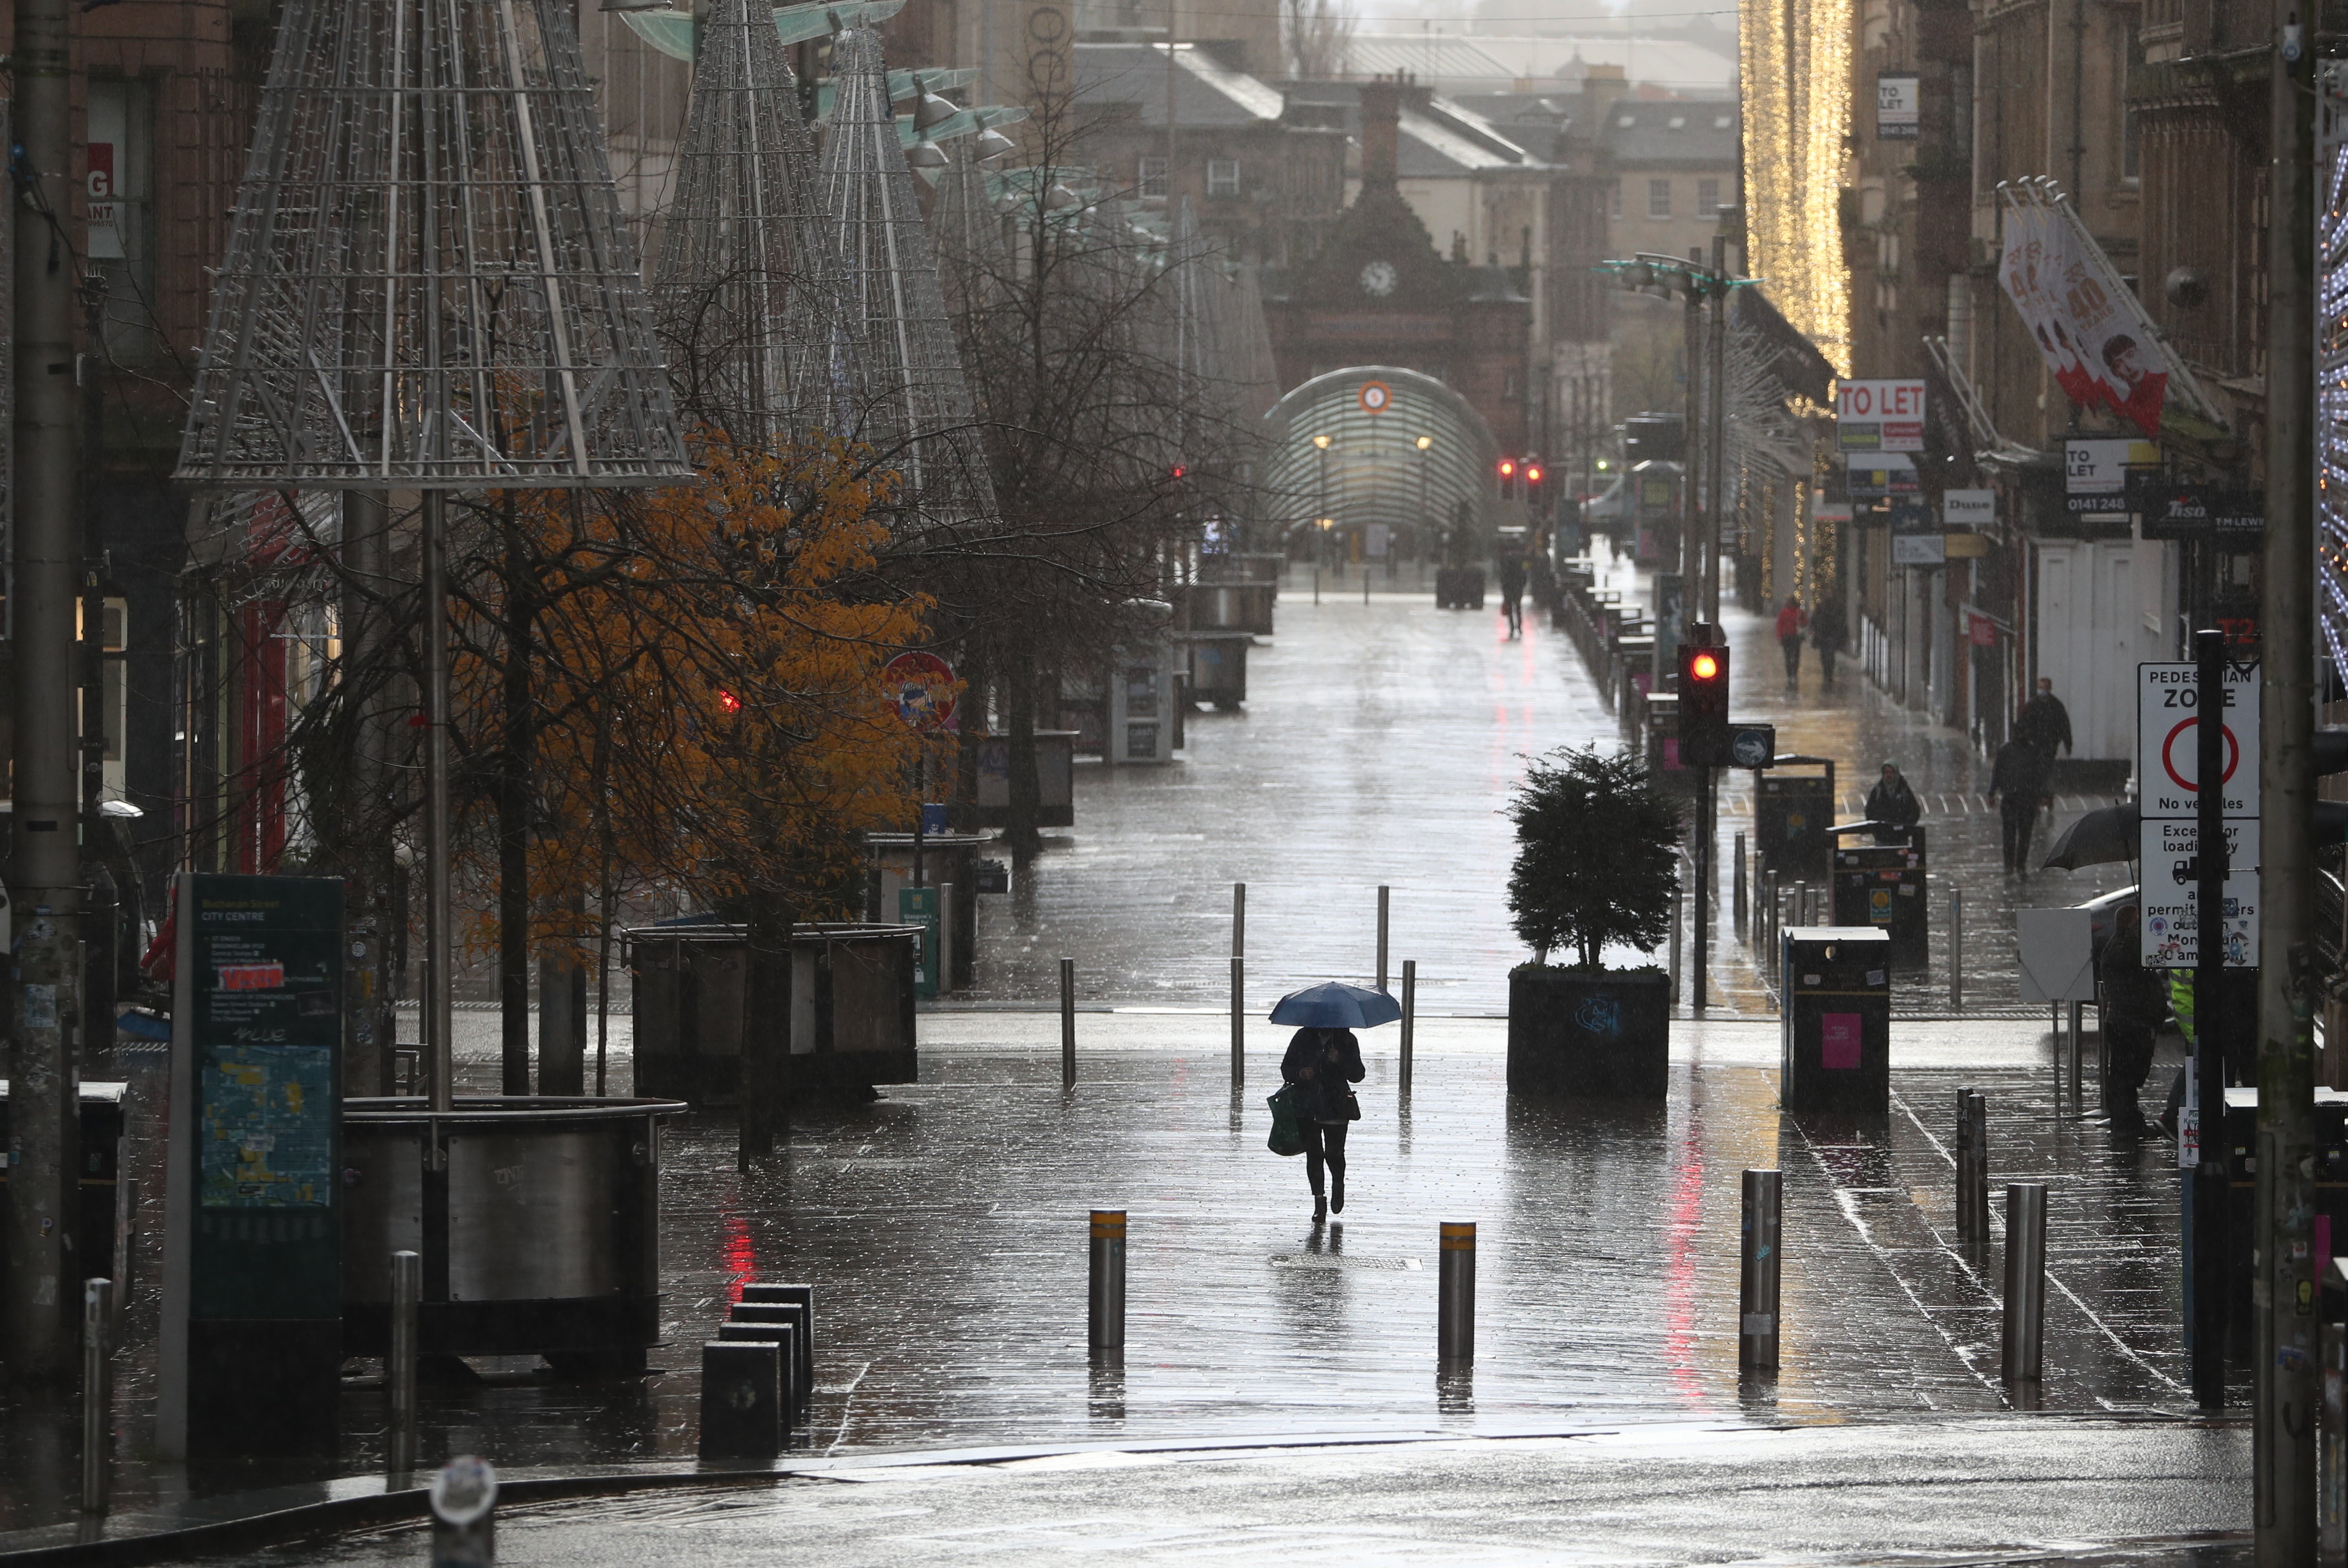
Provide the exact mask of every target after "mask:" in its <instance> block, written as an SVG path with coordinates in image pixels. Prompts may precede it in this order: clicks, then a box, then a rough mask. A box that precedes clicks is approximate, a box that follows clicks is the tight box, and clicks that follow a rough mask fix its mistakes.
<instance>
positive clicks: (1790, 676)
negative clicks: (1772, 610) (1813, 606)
mask: <svg viewBox="0 0 2348 1568" xmlns="http://www.w3.org/2000/svg"><path fill="white" fill-rule="evenodd" d="M1808 624H1810V618H1809V617H1808V616H1807V615H1806V614H1802V601H1801V600H1800V598H1798V597H1797V595H1795V594H1792V593H1788V594H1787V595H1786V607H1785V608H1784V609H1782V610H1780V611H1778V612H1777V646H1778V648H1779V649H1780V650H1782V651H1783V652H1784V654H1785V655H1786V695H1787V696H1792V695H1793V694H1794V693H1796V692H1797V691H1799V690H1800V689H1801V676H1802V628H1804V627H1805V626H1807V625H1808Z"/></svg>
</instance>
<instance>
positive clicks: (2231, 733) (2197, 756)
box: [2136, 664, 2259, 819]
mask: <svg viewBox="0 0 2348 1568" xmlns="http://www.w3.org/2000/svg"><path fill="white" fill-rule="evenodd" d="M2225 689H2226V712H2225V719H2224V728H2225V758H2226V772H2225V776H2224V789H2225V804H2224V806H2223V808H2222V810H2223V811H2224V813H2225V815H2227V816H2229V817H2255V816H2257V815H2258V814H2259V671H2258V666H2257V665H2250V666H2248V667H2247V668H2240V669H2238V668H2232V667H2229V668H2228V670H2227V671H2226V685H2225ZM2200 712H2201V709H2200V692H2199V682H2198V681H2197V679H2196V678H2195V673H2194V668H2193V666H2192V665H2190V664H2143V665H2137V721H2136V746H2137V756H2136V778H2137V811H2138V813H2139V814H2140V815H2142V816H2144V817H2145V818H2147V819H2150V818H2155V817H2184V818H2190V817H2193V816H2194V815H2196V814H2197V813H2198V812H2199V810H2201V796H2200V791H2199V789H2197V788H2196V785H2197V782H2198V779H2199V773H2198V769H2199V764H2200V760H2201V750H2200V747H2201V737H2200V728H2201V726H2200V722H2199V720H2200Z"/></svg>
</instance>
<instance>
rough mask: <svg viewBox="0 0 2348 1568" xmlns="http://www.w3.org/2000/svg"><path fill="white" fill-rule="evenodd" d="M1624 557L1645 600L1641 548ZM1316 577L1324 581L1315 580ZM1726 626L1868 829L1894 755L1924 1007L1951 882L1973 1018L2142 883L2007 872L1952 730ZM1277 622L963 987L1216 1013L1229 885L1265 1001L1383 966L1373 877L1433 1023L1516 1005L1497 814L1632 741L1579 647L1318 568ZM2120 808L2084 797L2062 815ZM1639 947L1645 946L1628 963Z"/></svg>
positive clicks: (1732, 781)
mask: <svg viewBox="0 0 2348 1568" xmlns="http://www.w3.org/2000/svg"><path fill="white" fill-rule="evenodd" d="M1598 548H1599V551H1600V557H1601V565H1602V566H1603V568H1604V570H1605V571H1606V572H1607V573H1609V581H1610V583H1612V585H1614V586H1617V587H1619V588H1622V590H1623V591H1624V592H1625V594H1626V596H1630V595H1641V596H1643V593H1644V590H1643V588H1642V587H1641V585H1640V583H1639V581H1638V578H1637V574H1636V573H1635V572H1634V571H1633V569H1632V567H1631V565H1630V563H1629V562H1625V561H1619V560H1615V559H1613V558H1612V557H1609V556H1607V555H1605V553H1604V552H1605V544H1604V542H1603V541H1602V540H1601V541H1600V542H1598ZM1298 582H1300V583H1303V582H1305V580H1303V579H1299V580H1298ZM1724 622H1725V631H1726V633H1727V635H1728V636H1729V639H1730V641H1731V643H1732V645H1733V646H1734V648H1735V657H1734V658H1733V659H1732V661H1731V679H1732V682H1733V692H1734V696H1735V709H1734V711H1735V717H1738V718H1740V719H1745V718H1749V719H1754V720H1767V721H1771V722H1774V723H1776V725H1777V727H1778V749H1779V750H1780V751H1781V752H1786V753H1797V752H1798V753H1806V754H1810V755H1818V756H1828V757H1832V758H1836V759H1837V761H1838V771H1837V779H1838V788H1839V789H1840V790H1841V792H1842V794H1843V796H1844V800H1843V805H1844V808H1845V810H1846V811H1847V813H1848V817H1849V819H1856V818H1857V817H1858V816H1859V806H1860V803H1861V801H1862V800H1863V799H1864V797H1865V793H1866V789H1867V788H1868V786H1869V783H1870V782H1871V781H1872V775H1873V771H1874V769H1875V767H1876V765H1877V764H1878V763H1879V762H1880V761H1881V760H1882V759H1883V758H1887V757H1896V758H1899V759H1900V763H1901V766H1902V767H1903V769H1905V770H1906V771H1907V772H1908V774H1909V776H1910V779H1911V781H1912V782H1913V783H1914V785H1915V787H1916V789H1918V790H1919V791H1920V793H1921V795H1922V797H1923V800H1924V804H1925V808H1926V810H1925V818H1924V822H1925V826H1926V827H1927V829H1928V830H1930V834H1929V836H1930V841H1931V852H1932V860H1931V866H1932V871H1931V888H1930V891H1929V896H1930V899H1931V910H1932V916H1931V920H1932V954H1933V956H1932V962H1931V969H1930V971H1929V972H1928V973H1927V974H1925V975H1920V976H1916V977H1914V978H1912V979H1905V980H1903V981H1901V982H1900V996H1901V1002H1902V1005H1903V1006H1910V1007H1927V1006H1931V1007H1940V1006H1945V1003H1946V1000H1947V995H1948V980H1947V967H1946V965H1947V951H1948V943H1947V923H1948V921H1947V914H1948V893H1949V892H1950V890H1952V889H1954V888H1958V887H1962V889H1963V890H1964V893H1965V899H1966V903H1967V909H1966V917H1965V923H1966V933H1967V941H1966V945H1965V969H1966V980H1967V991H1968V995H1969V999H1970V1001H1971V1003H1972V1005H1973V1006H1976V1007H1978V1006H1984V1005H1990V1004H1996V1003H2011V1002H2013V1000H2014V999H2015V992H2014V988H2013V975H2014V961H2013V940H2012V933H2013V910H2014V909H2016V908H2020V907H2035V906H2040V905H2054V904H2065V903H2078V902H2080V901H2081V900H2084V899H2086V898H2089V897H2092V896H2094V895H2095V894H2096V893H2098V892H2105V891H2106V890H2108V889H2110V888H2113V887H2117V886H2123V885H2125V884H2126V882H2127V880H2128V872H2127V868H2126V867H2125V866H2120V867H2102V868H2096V869H2095V870H2092V871H2088V872H2076V873H2071V872H2035V873H2034V874H2032V875H2031V876H2030V877H2029V878H2027V879H2025V880H2023V881H2019V882H2010V881H2009V880H2008V879H2007V878H2006V877H2005V876H2004V873H2003V865H2002V860H2001V856H2000V851H1999V840H1998V834H1999V826H1998V818H1997V814H1996V812H1995V810H1993V809H1992V808H1990V806H1989V805H1988V801H1987V797H1986V795H1985V794H1984V793H1983V792H1984V791H1985V790H1986V789H1987V788H1988V779H1989V769H1988V764H1987V762H1986V761H1985V760H1984V759H1982V758H1979V757H1978V756H1976V755H1975V754H1974V752H1973V750H1972V747H1971V745H1970V744H1969V743H1968V742H1967V740H1966V738H1964V737H1963V736H1962V735H1960V734H1958V733H1957V732H1956V731H1954V730H1951V729H1947V728H1945V727H1941V726H1938V725H1934V724H1931V723H1929V722H1927V721H1926V720H1925V719H1924V718H1923V717H1921V716H1920V715H1917V714H1913V713H1910V712H1907V711H1904V710H1902V709H1901V708H1900V707H1898V706H1897V705H1895V704H1894V703H1893V702H1892V701H1891V700H1890V698H1889V697H1888V696H1885V695H1884V694H1882V693H1881V692H1879V691H1876V690H1874V689H1873V688H1871V687H1868V686H1866V685H1865V683H1864V681H1863V680H1862V679H1861V678H1860V676H1859V675H1858V674H1857V672H1856V670H1855V668H1854V667H1853V666H1850V665H1845V667H1844V668H1843V669H1842V670H1841V671H1838V680H1837V689H1836V690H1834V691H1832V692H1826V691H1822V690H1821V689H1819V686H1818V674H1817V671H1816V668H1815V665H1811V666H1809V667H1806V669H1805V671H1804V674H1803V687H1802V694H1801V696H1799V697H1797V698H1788V697H1787V696H1786V693H1785V684H1784V680H1783V665H1782V664H1781V663H1780V662H1779V659H1778V655H1777V650H1776V646H1775V644H1774V638H1773V637H1772V634H1771V627H1770V625H1769V624H1768V623H1767V622H1766V620H1765V619H1763V618H1762V617H1760V616H1756V615H1753V614H1747V613H1746V612H1745V611H1742V610H1738V609H1734V608H1731V609H1729V610H1727V611H1725V614H1724ZM1276 624H1277V626H1278V634H1277V635H1275V636H1273V637H1271V638H1269V639H1262V640H1261V641H1260V643H1259V645H1258V647H1257V648H1256V650H1255V652H1254V654H1253V655H1252V656H1251V659H1250V661H1249V670H1248V679H1249V691H1248V702H1247V706H1246V707H1245V709H1244V710H1242V711H1235V712H1211V711H1210V712H1202V713H1199V714H1195V715H1193V716H1192V717H1190V719H1189V732H1188V737H1187V739H1188V747H1187V750H1186V751H1185V753H1184V757H1185V760H1183V761H1181V762H1179V763H1176V764H1173V765H1171V766H1169V767H1164V768H1125V769H1109V768H1106V767H1102V766H1100V765H1097V764H1094V763H1081V764H1079V765H1078V767H1077V772H1076V826H1075V827H1074V828H1071V829H1065V830H1053V831H1052V832H1050V833H1048V834H1047V835H1046V848H1045V852H1044V853H1043V854H1042V855H1041V856H1039V857H1037V858H1036V859H1035V861H1033V862H1031V863H1030V864H1029V865H1027V866H1026V867H1025V868H1023V869H1022V873H1021V874H1020V875H1018V876H1016V877H1015V878H1014V884H1013V891H1012V892H1011V893H1010V894H1009V895H1007V896H1003V897H990V898H988V899H986V900H984V901H983V905H982V913H981V918H980V933H979V934H980V943H981V947H980V954H981V965H982V966H981V975H980V979H979V983H978V985H977V986H976V987H975V988H974V989H973V990H972V991H970V992H968V993H965V994H964V995H963V1000H965V1001H982V1002H983V1001H1031V1002H1032V1001H1043V1000H1047V999H1051V998H1055V997H1056V996H1057V995H1058V989H1057V988H1058V984H1059V981H1058V968H1057V960H1058V959H1059V958H1060V957H1062V956H1070V957H1074V958H1075V959H1076V975H1077V990H1078V995H1079V996H1080V997H1082V998H1084V999H1086V1000H1088V1001H1109V1002H1115V1003H1121V1004H1146V1005H1159V1006H1164V1005H1173V1006H1214V1005H1217V1004H1220V1003H1224V1002H1226V1001H1227V1000H1228V997H1229V994H1230V971H1229V967H1228V964H1229V954H1230V952H1231V884H1232V883H1233V882H1246V883H1247V884H1248V941H1247V945H1248V957H1249V995H1250V996H1251V998H1253V997H1256V996H1259V995H1260V996H1261V997H1262V998H1263V999H1264V1000H1266V1001H1269V1000H1270V999H1271V998H1272V997H1273V996H1277V995H1280V994H1282V992H1284V991H1287V990H1291V989H1293V988H1295V987H1296V986H1298V985H1304V984H1306V983H1308V982H1310V981H1313V980H1319V979H1326V978H1330V977H1333V976H1334V977H1346V978H1354V979H1362V978H1366V977H1368V976H1369V975H1371V974H1372V973H1373V971H1374V970H1375V965H1376V919H1377V893H1376V890H1377V888H1378V886H1379V884H1381V883H1385V884H1388V885H1390V886H1391V887H1392V888H1393V889H1394V892H1393V934H1392V955H1393V961H1394V967H1395V973H1397V974H1398V973H1399V969H1400V964H1401V961H1402V960H1403V959H1404V958H1406V957H1408V958H1416V959H1417V960H1418V961H1419V970H1418V974H1419V987H1420V990H1419V995H1420V1005H1421V1006H1422V1007H1423V1008H1424V1009H1425V1010H1426V1011H1427V1012H1430V1013H1468V1014H1497V1013H1500V1012H1503V1011H1505V1009H1506V1006H1507V977H1508V971H1509V967H1510V966H1511V965H1515V964H1517V963H1519V962H1520V961H1521V960H1522V959H1524V958H1525V957H1526V956H1527V955H1528V954H1527V952H1526V950H1525V949H1524V947H1523V945H1522V944H1520V943H1519V942H1518V940H1517V938H1516V936H1515V934H1514V933H1513V932H1512V931H1510V929H1509V922H1508V913H1507V908H1506V904H1505V902H1504V898H1503V892H1504V889H1505V887H1506V883H1507V878H1508V869H1509V861H1510V859H1511V856H1512V853H1513V840H1512V837H1511V830H1510V828H1509V822H1508V820H1507V819H1506V818H1505V817H1503V816H1502V815H1501V814H1500V812H1501V809H1502V807H1503V806H1504V805H1505V803H1506V800H1507V797H1508V794H1509V789H1510V788H1511V787H1512V786H1513V785H1514V783H1515V781H1516V780H1517V779H1518V778H1519V775H1520V774H1521V772H1522V769H1523V758H1525V757H1526V756H1528V755H1538V754H1539V753H1541V752H1544V751H1547V750H1550V749H1551V748H1555V747H1559V746H1564V745H1584V744H1590V743H1592V742H1598V743H1601V744H1607V745H1612V744H1614V743H1616V742H1617V741H1618V740H1619V738H1620V733H1621V732H1620V727H1619V724H1618V721H1617V719H1616V717H1615V716H1614V714H1613V712H1612V709H1611V707H1609V706H1608V704H1607V701H1606V699H1605V697H1604V696H1603V694H1602V693H1601V691H1600V690H1599V689H1598V687H1597V686H1596V685H1595V683H1594V682H1593V681H1592V680H1591V677H1590V676H1589V673H1588V672H1587V671H1586V670H1585V669H1584V668H1583V667H1582V665H1581V660H1580V657H1579V655H1577V654H1576V652H1575V650H1574V648H1573V645H1572V644H1571V643H1570V641H1569V640H1568V639H1567V638H1566V637H1565V636H1564V634H1561V633H1557V632H1552V631H1550V629H1548V627H1547V626H1546V624H1543V623H1542V622H1541V621H1540V618H1538V617H1535V616H1528V617H1527V618H1526V622H1525V634H1524V637H1523V638H1522V640H1520V641H1510V640H1509V639H1508V638H1507V637H1506V636H1505V627H1504V625H1503V624H1502V622H1501V619H1500V614H1499V612H1498V608H1497V607H1494V608H1491V609H1489V610H1487V611H1483V612H1476V611H1441V610H1437V609H1436V608H1435V607H1434V603H1433V598H1432V595H1431V594H1423V593H1401V592H1396V593H1387V592H1384V591H1381V592H1379V593H1375V595H1374V596H1373V598H1372V600H1371V602H1370V603H1367V604H1365V603H1363V602H1362V601H1361V599H1360V597H1359V596H1358V594H1351V595H1337V594H1334V593H1333V594H1331V595H1329V596H1327V597H1325V598H1324V599H1323V603H1320V604H1317V605H1316V604H1314V603H1313V602H1312V598H1311V594H1310V590H1309V583H1307V584H1306V586H1305V587H1304V588H1303V591H1299V589H1298V587H1297V586H1296V585H1295V584H1293V583H1292V585H1291V586H1289V587H1288V588H1286V589H1284V590H1283V591H1282V595H1281V598H1280V602H1279V604H1278V607H1277V611H1276ZM1750 799H1751V791H1750V786H1749V783H1748V782H1746V778H1745V776H1743V775H1731V776H1730V777H1729V778H1728V780H1727V783H1726V787H1725V791H1724V801H1723V810H1722V812H1721V824H1720V854H1719V856H1718V865H1719V871H1720V886H1719V899H1718V905H1717V907H1718V910H1719V914H1718V921H1717V925H1716V928H1715V952H1716V953H1717V954H1720V957H1719V959H1718V961H1717V965H1716V976H1717V984H1718V985H1719V986H1720V987H1721V988H1722V989H1723V990H1724V991H1725V993H1726V997H1727V1001H1726V1004H1725V1006H1726V1008H1727V1010H1730V1011H1744V1012H1761V1011H1766V1010H1767V1002H1766V997H1765V996H1763V995H1762V994H1761V991H1760V988H1759V985H1758V977H1757V974H1756V972H1755V971H1754V969H1753V966H1752V965H1751V964H1750V963H1749V961H1748V960H1747V959H1746V956H1745V955H1744V954H1743V952H1742V949H1741V948H1739V947H1738V945H1737V939H1736V935H1735V931H1734V922H1733V919H1732V917H1731V915H1730V913H1729V904H1730V890H1731V887H1732V877H1733V870H1732V861H1733V858H1734V857H1733V851H1734V844H1735V835H1736V834H1737V833H1738V832H1739V831H1740V830H1741V831H1745V832H1746V833H1747V834H1748V835H1749V834H1750V832H1751V830H1752V828H1751V807H1750ZM2104 803H2105V802H2103V801H2102V800H2100V799H2087V798H2085V797H2077V796H2066V797H2064V798H2062V799H2061V800H2060V801H2058V810H2056V812H2055V815H2054V817H2053V818H2052V819H2051V820H2050V821H2049V823H2048V825H2046V826H2045V827H2043V828H2042V830H2041V837H2040V841H2039V842H2040V847H2041V852H2043V851H2044V844H2045V843H2046V842H2048V841H2051V838H2052V835H2053V833H2054V832H2055V831H2058V830H2059V829H2060V827H2061V826H2062V825H2063V824H2064V823H2065V822H2066V821H2067V820H2069V819H2070V818H2071V817H2072V816H2075V815H2076V814H2077V812H2079V811H2081V810H2086V809H2088V808H2090V807H2092V806H2095V805H2100V804H2104ZM1635 961H1637V960H1636V959H1635V958H1634V956H1633V955H1632V954H1628V953H1621V954H1612V955H1610V962H1613V963H1618V964H1619V963H1626V962H1635Z"/></svg>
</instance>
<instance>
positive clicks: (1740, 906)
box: [1731, 833, 1753, 939]
mask: <svg viewBox="0 0 2348 1568" xmlns="http://www.w3.org/2000/svg"><path fill="white" fill-rule="evenodd" d="M1731 907H1732V908H1733V910H1734V912H1735V913H1734V915H1733V918H1734V919H1735V922H1736V933H1737V934H1738V935H1740V936H1743V937H1746V938H1747V939H1749V938H1750V937H1751V936H1752V934H1753V933H1752V930H1751V928H1750V927H1748V926H1747V925H1746V923H1745V922H1746V909H1745V835H1744V834H1742V833H1739V834H1737V835H1736V876H1735V892H1734V894H1733V899H1732V905H1731Z"/></svg>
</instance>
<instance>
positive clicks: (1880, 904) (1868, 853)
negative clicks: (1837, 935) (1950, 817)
mask: <svg viewBox="0 0 2348 1568" xmlns="http://www.w3.org/2000/svg"><path fill="white" fill-rule="evenodd" d="M1929 902H1930V901H1929V900H1928V899H1927V898H1926V897H1925V887H1924V830H1923V829H1921V828H1914V829H1910V830H1909V841H1908V842H1907V843H1905V844H1859V845H1854V844H1845V843H1839V842H1838V843H1837V844H1836V845H1835V851H1834V922H1835V923H1836V924H1837V925H1871V926H1873V927H1875V928H1876V929H1877V930H1878V931H1881V932H1883V933H1885V934H1888V935H1889V936H1890V938H1891V962H1892V964H1893V965H1894V966H1895V967H1898V968H1900V969H1921V968H1923V967H1924V966H1925V965H1927V964H1928V963H1929V962H1930V961H1931V951H1930V946H1929V944H1928V942H1927V934H1928V932H1929V930H1930V922H1929V920H1928V918H1927V915H1926V909H1925V906H1926V904H1927V903H1929Z"/></svg>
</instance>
